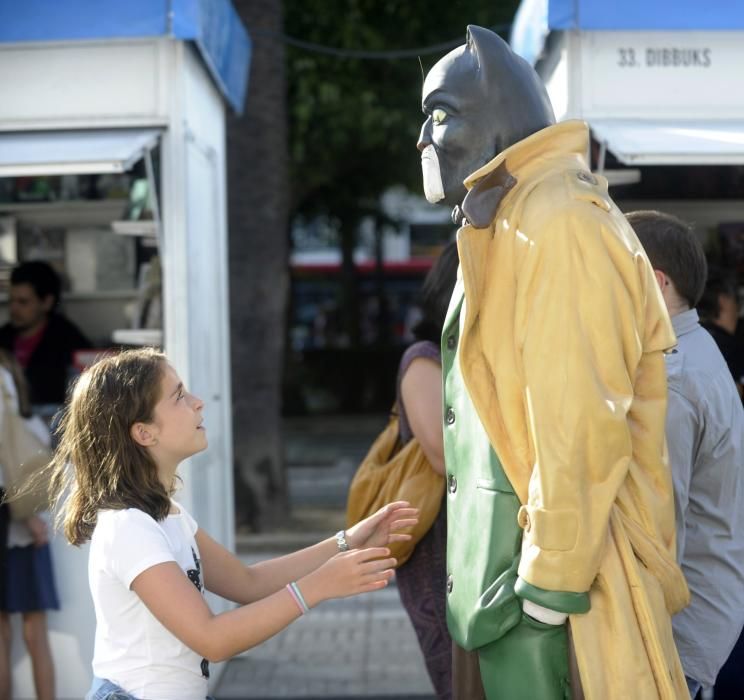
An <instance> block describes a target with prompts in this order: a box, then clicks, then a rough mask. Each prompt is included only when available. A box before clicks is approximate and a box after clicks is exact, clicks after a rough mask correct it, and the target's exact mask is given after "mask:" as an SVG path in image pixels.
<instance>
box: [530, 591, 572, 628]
mask: <svg viewBox="0 0 744 700" xmlns="http://www.w3.org/2000/svg"><path fill="white" fill-rule="evenodd" d="M522 612H524V614H525V615H529V616H530V617H532V618H534V619H535V620H537V621H538V622H543V623H544V624H546V625H562V624H563V623H564V622H565V621H566V620H567V619H568V613H563V612H558V611H557V610H551V609H550V608H544V607H543V606H542V605H538V604H537V603H533V602H532V601H531V600H527V599H526V598H525V599H524V600H523V601H522Z"/></svg>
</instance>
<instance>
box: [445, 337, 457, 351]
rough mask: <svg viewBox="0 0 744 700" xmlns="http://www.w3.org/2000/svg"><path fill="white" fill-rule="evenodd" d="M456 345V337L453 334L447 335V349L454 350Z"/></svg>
mask: <svg viewBox="0 0 744 700" xmlns="http://www.w3.org/2000/svg"><path fill="white" fill-rule="evenodd" d="M456 346H457V338H455V336H454V335H448V336H447V350H454V349H455V347H456Z"/></svg>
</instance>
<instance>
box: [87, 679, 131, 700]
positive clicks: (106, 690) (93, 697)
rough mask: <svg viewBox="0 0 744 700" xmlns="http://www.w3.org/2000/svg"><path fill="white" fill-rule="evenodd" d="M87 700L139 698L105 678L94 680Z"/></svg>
mask: <svg viewBox="0 0 744 700" xmlns="http://www.w3.org/2000/svg"><path fill="white" fill-rule="evenodd" d="M85 700H137V698H135V697H134V695H130V694H129V693H127V692H126V691H125V690H122V689H121V688H120V687H119V686H118V685H116V684H115V683H112V682H111V681H109V680H106V679H105V678H94V679H93V683H92V685H91V686H90V690H89V691H88V694H87V695H86V696H85Z"/></svg>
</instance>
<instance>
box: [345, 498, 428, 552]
mask: <svg viewBox="0 0 744 700" xmlns="http://www.w3.org/2000/svg"><path fill="white" fill-rule="evenodd" d="M418 512H419V511H418V508H411V504H410V503H408V502H407V501H395V502H394V503H388V504H387V505H386V506H383V507H382V508H380V510H378V511H377V512H376V513H375V514H374V515H370V516H369V517H368V518H365V519H364V520H361V521H359V522H358V523H357V524H356V525H354V526H352V527H350V528H349V529H348V530H347V531H346V542H347V543H348V545H349V547H351V548H352V549H360V548H362V547H384V546H385V545H387V544H390V543H391V542H404V541H406V540H410V539H411V536H410V535H408V534H406V533H404V532H400V530H403V529H404V528H407V527H413V526H414V525H415V524H416V523H417V522H418Z"/></svg>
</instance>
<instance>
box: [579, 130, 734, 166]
mask: <svg viewBox="0 0 744 700" xmlns="http://www.w3.org/2000/svg"><path fill="white" fill-rule="evenodd" d="M589 122H590V125H591V128H592V132H593V133H594V137H595V138H596V139H597V141H599V142H600V143H602V142H605V143H606V144H607V148H608V149H609V150H610V151H611V152H612V153H613V154H614V155H615V156H616V157H617V158H618V159H619V160H620V162H622V163H624V164H626V165H744V120H741V121H713V120H711V121H705V122H703V121H680V122H668V121H643V120H630V119H590V120H589Z"/></svg>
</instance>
